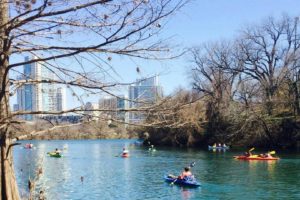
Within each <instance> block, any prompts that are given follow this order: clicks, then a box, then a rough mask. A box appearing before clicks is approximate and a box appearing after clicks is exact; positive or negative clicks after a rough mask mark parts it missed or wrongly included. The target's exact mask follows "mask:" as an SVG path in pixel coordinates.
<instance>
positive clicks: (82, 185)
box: [14, 140, 300, 200]
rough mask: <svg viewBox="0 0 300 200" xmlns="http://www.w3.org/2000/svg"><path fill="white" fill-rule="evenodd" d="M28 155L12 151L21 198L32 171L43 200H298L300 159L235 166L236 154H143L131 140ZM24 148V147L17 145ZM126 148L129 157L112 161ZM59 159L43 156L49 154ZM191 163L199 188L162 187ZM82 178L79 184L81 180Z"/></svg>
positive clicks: (64, 143)
mask: <svg viewBox="0 0 300 200" xmlns="http://www.w3.org/2000/svg"><path fill="white" fill-rule="evenodd" d="M30 142H32V143H33V144H34V146H35V148H33V149H24V148H22V147H15V148H14V165H15V170H16V177H17V181H18V185H19V189H20V193H21V195H22V196H23V197H25V196H26V195H27V194H28V189H27V185H28V179H29V178H31V179H33V178H34V177H35V174H36V172H35V171H36V169H37V168H38V167H39V166H42V168H43V174H42V176H41V177H40V179H39V180H38V181H36V187H37V188H38V190H44V191H45V196H46V197H47V199H48V200H64V199H78V200H79V199H80V200H83V199H88V200H91V199H104V200H106V199H118V200H121V199H130V200H135V199H141V200H142V199H176V200H177V199H183V200H192V199H300V154H299V153H297V152H277V153H278V156H280V157H281V159H280V160H279V161H240V160H235V159H233V156H234V155H239V154H240V153H242V151H233V150H228V151H226V152H218V151H217V152H213V151H208V150H199V149H175V148H157V151H156V152H148V150H147V148H145V147H140V146H134V145H131V144H132V143H133V142H134V140H61V141H53V140H52V141H30ZM23 143H24V144H25V143H26V141H23ZM124 146H126V147H128V149H129V151H130V155H131V157H129V158H121V157H119V156H118V155H119V154H120V152H121V151H122V148H123V147H124ZM63 147H65V150H64V151H63V155H64V156H63V157H62V158H53V157H49V156H47V152H49V151H53V150H54V149H55V148H60V149H62V148H63ZM193 161H194V162H196V165H195V166H194V167H193V168H192V172H193V174H194V175H195V176H196V178H197V180H198V181H200V182H201V184H202V186H201V187H200V188H182V187H179V186H176V185H174V186H171V185H170V184H168V183H166V182H164V180H163V176H164V175H165V174H170V173H172V174H179V173H180V172H181V170H182V168H183V167H184V166H188V165H189V164H190V163H191V162H193ZM81 177H82V178H81Z"/></svg>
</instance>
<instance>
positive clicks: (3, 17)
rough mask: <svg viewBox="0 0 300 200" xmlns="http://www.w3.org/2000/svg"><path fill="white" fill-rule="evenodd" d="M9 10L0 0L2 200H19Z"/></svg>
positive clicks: (0, 182)
mask: <svg viewBox="0 0 300 200" xmlns="http://www.w3.org/2000/svg"><path fill="white" fill-rule="evenodd" d="M8 10H9V9H8V1H7V0H0V165H1V167H0V173H1V177H0V194H1V195H0V200H19V199H20V196H19V192H18V186H17V182H16V178H15V174H14V167H13V158H12V144H11V140H10V139H9V137H10V128H9V126H10V120H11V119H10V116H11V113H10V107H9V80H8V61H9V55H10V51H9V49H10V44H9V42H8V34H9V32H8V31H7V22H8V20H9V18H8Z"/></svg>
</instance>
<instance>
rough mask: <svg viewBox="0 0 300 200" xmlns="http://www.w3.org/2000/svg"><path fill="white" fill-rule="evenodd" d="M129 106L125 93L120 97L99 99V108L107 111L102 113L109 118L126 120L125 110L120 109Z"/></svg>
mask: <svg viewBox="0 0 300 200" xmlns="http://www.w3.org/2000/svg"><path fill="white" fill-rule="evenodd" d="M126 107H127V101H126V99H125V96H124V95H119V96H118V97H104V98H102V99H100V101H99V108H100V109H105V110H107V111H105V112H101V115H102V116H104V117H108V118H114V119H118V120H121V121H125V111H119V110H120V109H125V108H126Z"/></svg>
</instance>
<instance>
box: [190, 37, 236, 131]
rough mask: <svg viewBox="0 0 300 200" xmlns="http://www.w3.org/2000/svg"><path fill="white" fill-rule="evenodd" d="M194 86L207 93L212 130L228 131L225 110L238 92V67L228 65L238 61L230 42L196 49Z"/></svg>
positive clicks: (209, 127)
mask: <svg viewBox="0 0 300 200" xmlns="http://www.w3.org/2000/svg"><path fill="white" fill-rule="evenodd" d="M192 56H193V57H192V63H193V65H192V73H191V75H192V81H193V82H192V84H193V88H194V89H195V90H196V91H198V92H199V93H202V94H203V95H206V96H207V99H206V117H207V121H208V122H209V125H208V132H211V133H214V134H218V133H220V134H221V135H222V133H223V132H224V131H225V129H224V127H222V126H223V125H224V124H223V125H222V121H224V120H223V117H224V116H225V111H226V110H227V109H228V108H229V105H230V103H231V102H232V101H233V98H234V95H235V93H236V86H237V84H236V78H237V75H238V73H239V72H238V71H226V70H225V69H229V68H237V66H238V64H239V63H238V62H237V60H236V58H235V57H234V54H233V51H232V44H231V43H230V42H225V41H223V42H219V43H214V44H208V45H204V46H202V47H201V48H194V49H193V50H192Z"/></svg>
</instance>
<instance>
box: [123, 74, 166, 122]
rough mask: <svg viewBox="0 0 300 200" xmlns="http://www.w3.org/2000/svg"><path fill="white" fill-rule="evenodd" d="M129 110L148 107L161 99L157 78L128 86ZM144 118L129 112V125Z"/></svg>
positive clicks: (145, 79) (137, 113)
mask: <svg viewBox="0 0 300 200" xmlns="http://www.w3.org/2000/svg"><path fill="white" fill-rule="evenodd" d="M128 91H129V95H128V96H129V100H130V102H129V108H139V107H149V106H151V105H152V104H154V103H156V102H157V100H158V99H159V98H161V97H162V87H161V86H160V84H159V76H158V75H156V76H153V77H150V78H144V79H138V80H137V81H136V83H135V84H132V85H130V86H129V89H128ZM144 119H145V116H144V115H143V114H142V113H139V112H131V113H129V115H128V119H127V120H126V121H128V122H129V123H140V122H142V121H143V120H144Z"/></svg>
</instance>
